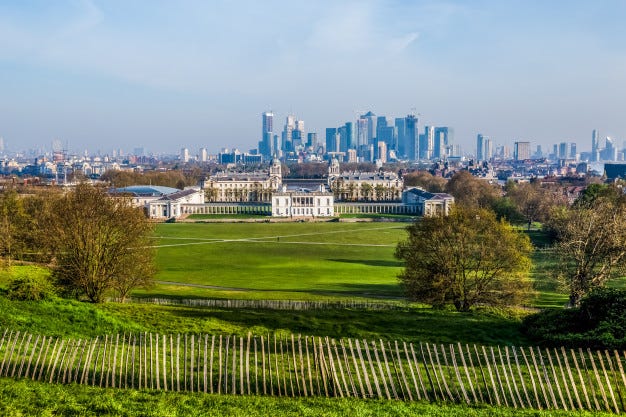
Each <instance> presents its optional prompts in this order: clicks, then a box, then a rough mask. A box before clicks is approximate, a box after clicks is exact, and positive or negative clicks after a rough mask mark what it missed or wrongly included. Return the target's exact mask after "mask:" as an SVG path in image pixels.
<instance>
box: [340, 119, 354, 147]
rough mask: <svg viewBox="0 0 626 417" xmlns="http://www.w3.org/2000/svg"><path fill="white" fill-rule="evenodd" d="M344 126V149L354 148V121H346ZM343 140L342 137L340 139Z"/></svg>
mask: <svg viewBox="0 0 626 417" xmlns="http://www.w3.org/2000/svg"><path fill="white" fill-rule="evenodd" d="M344 126H345V128H346V133H345V135H346V137H345V141H346V149H356V141H355V140H354V123H352V122H346V124H345V125H344ZM342 142H343V139H342Z"/></svg>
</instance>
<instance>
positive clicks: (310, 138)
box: [306, 132, 317, 149]
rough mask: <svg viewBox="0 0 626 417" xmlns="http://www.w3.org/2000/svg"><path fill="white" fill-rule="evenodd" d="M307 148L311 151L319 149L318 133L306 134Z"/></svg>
mask: <svg viewBox="0 0 626 417" xmlns="http://www.w3.org/2000/svg"><path fill="white" fill-rule="evenodd" d="M306 146H307V147H309V148H311V149H316V148H317V133H315V132H309V133H307V134H306Z"/></svg>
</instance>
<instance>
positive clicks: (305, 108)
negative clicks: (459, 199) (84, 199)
mask: <svg viewBox="0 0 626 417" xmlns="http://www.w3.org/2000/svg"><path fill="white" fill-rule="evenodd" d="M625 18H626V2H623V1H471V2H469V1H467V2H465V1H400V0H396V1H373V0H359V1H315V2H312V1H297V0H296V1H272V0H267V1H262V2H259V1H219V0H214V1H178V2H172V1H148V0H146V1H141V0H134V1H121V0H120V1H116V0H107V1H97V0H71V1H69V0H68V1H64V0H56V1H47V0H42V1H30V0H24V1H20V0H15V1H3V2H0V97H1V100H0V136H2V137H4V141H5V143H6V145H7V146H8V147H9V148H11V149H13V150H17V149H26V148H30V147H47V148H49V147H50V143H51V141H52V139H54V138H60V139H61V140H62V141H63V143H69V146H70V148H71V149H74V150H82V149H85V148H87V149H89V150H92V151H95V150H98V149H99V150H101V151H102V152H109V151H110V150H111V149H113V148H123V149H125V150H126V151H130V150H132V149H133V148H134V147H144V148H146V150H148V151H153V152H167V151H171V152H177V150H178V149H179V148H180V147H182V146H186V147H188V148H190V150H191V151H192V152H193V153H195V152H196V151H197V148H199V147H202V146H203V147H207V148H208V149H209V151H210V152H216V151H218V150H219V148H221V147H222V146H227V145H230V146H236V147H239V148H241V149H242V150H247V149H249V148H252V147H256V143H257V141H258V140H259V139H260V130H261V113H262V112H263V111H265V110H269V109H273V110H274V112H275V114H276V120H275V122H274V124H275V126H276V127H282V125H283V124H284V117H285V116H286V115H287V114H288V113H290V112H293V113H294V114H296V115H297V116H298V117H300V118H301V119H303V120H304V121H305V127H306V130H307V131H317V132H318V136H319V137H323V135H324V128H326V127H333V126H338V125H340V124H343V122H345V121H347V120H351V119H353V118H354V116H355V114H356V113H357V112H359V111H363V112H364V111H366V110H372V111H373V112H374V113H376V114H379V115H387V116H389V117H396V116H403V115H406V114H407V113H409V112H410V111H411V109H415V110H416V111H417V112H419V113H420V114H421V117H420V124H421V125H423V124H430V125H449V126H452V127H454V128H455V131H456V141H457V143H460V144H461V145H463V146H464V149H465V150H467V151H472V150H473V148H474V146H475V137H476V134H477V133H479V132H482V133H483V134H486V135H489V136H491V137H492V138H493V140H494V142H495V143H497V144H501V143H509V144H510V143H512V142H513V141H514V140H520V139H523V140H530V141H532V142H533V144H535V145H538V144H541V145H543V146H544V149H546V147H548V146H551V145H552V144H553V143H557V142H561V141H565V140H568V141H575V142H578V144H579V149H580V150H585V149H588V148H589V147H590V142H591V139H590V138H591V130H592V129H594V128H597V129H599V130H600V132H601V134H602V136H607V135H608V136H611V137H613V138H615V139H616V140H617V144H618V145H619V146H621V145H622V141H623V140H624V139H626V117H624V109H626V26H625V25H624V24H623V21H624V19H625ZM275 130H278V128H275Z"/></svg>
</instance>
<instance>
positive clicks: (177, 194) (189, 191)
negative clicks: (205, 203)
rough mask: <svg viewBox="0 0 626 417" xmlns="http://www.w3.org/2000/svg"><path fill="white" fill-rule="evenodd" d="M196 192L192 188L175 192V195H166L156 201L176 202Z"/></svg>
mask: <svg viewBox="0 0 626 417" xmlns="http://www.w3.org/2000/svg"><path fill="white" fill-rule="evenodd" d="M197 192H198V190H195V189H193V188H189V189H187V190H176V192H175V193H171V194H166V195H164V196H163V197H161V198H159V199H158V201H168V200H170V201H171V200H178V199H179V198H183V197H186V196H188V195H191V194H194V193H197Z"/></svg>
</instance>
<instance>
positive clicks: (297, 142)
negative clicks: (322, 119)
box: [291, 120, 305, 150]
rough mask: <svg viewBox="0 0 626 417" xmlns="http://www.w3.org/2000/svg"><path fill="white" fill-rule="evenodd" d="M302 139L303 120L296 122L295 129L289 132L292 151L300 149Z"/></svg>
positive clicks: (303, 134) (303, 136) (303, 135)
mask: <svg viewBox="0 0 626 417" xmlns="http://www.w3.org/2000/svg"><path fill="white" fill-rule="evenodd" d="M304 138H305V133H304V120H296V122H295V127H294V129H293V130H292V131H291V141H292V148H293V150H296V149H297V148H299V147H302V143H303V141H304Z"/></svg>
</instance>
